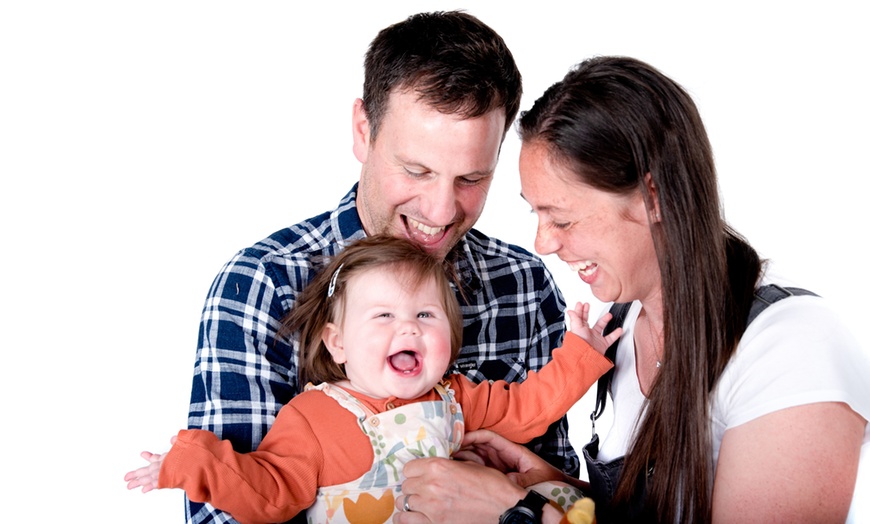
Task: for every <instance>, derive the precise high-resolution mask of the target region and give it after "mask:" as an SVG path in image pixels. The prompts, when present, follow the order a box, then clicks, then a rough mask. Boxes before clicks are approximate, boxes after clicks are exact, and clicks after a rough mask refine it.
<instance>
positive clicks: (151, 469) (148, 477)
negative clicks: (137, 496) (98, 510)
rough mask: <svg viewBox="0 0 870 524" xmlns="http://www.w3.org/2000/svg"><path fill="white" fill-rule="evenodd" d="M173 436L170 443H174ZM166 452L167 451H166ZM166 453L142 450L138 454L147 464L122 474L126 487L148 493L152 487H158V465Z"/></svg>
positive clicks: (161, 462)
mask: <svg viewBox="0 0 870 524" xmlns="http://www.w3.org/2000/svg"><path fill="white" fill-rule="evenodd" d="M175 438H176V437H172V439H171V440H170V443H171V444H175ZM166 453H169V452H168V451H167V452H166ZM166 453H163V454H158V453H151V452H150V451H143V452H142V453H141V454H140V455H139V456H141V457H142V458H143V459H145V460H147V461H148V465H147V466H143V467H141V468H139V469H135V470H133V471H130V472H128V473H127V474H126V475H124V480H126V481H127V489H136V488H138V487H141V488H142V493H148V492H149V491H151V490H152V489H158V486H157V481H158V479H159V478H160V467H161V466H162V465H163V458H164V457H166Z"/></svg>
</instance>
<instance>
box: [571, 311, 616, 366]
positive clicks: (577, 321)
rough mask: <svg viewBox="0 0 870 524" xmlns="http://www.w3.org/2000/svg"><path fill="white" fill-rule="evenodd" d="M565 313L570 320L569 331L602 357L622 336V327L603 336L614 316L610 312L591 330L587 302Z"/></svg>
mask: <svg viewBox="0 0 870 524" xmlns="http://www.w3.org/2000/svg"><path fill="white" fill-rule="evenodd" d="M565 313H566V314H567V318H568V330H569V331H571V333H574V334H575V335H577V336H578V337H580V338H582V339H583V340H585V341H586V342H587V343H588V344H589V345H590V346H592V348H593V349H594V350H595V351H597V352H599V353H601V354H602V355H603V354H604V352H605V351H607V348H608V347H610V345H611V344H613V343H614V342H616V339H618V338H619V337H620V336H622V328H621V327H618V328H616V329H614V330H613V331H611V332H610V333H609V334H608V335H607V336H604V335H602V332H603V331H604V328H605V327H606V326H607V323H608V322H610V318H611V317H612V316H613V315H611V314H610V312H607V313H605V314H604V315H602V316H601V318H599V319H598V322H596V323H595V325H594V326H592V327H591V328H590V327H589V304H588V303H586V302H577V305H576V306H574V310H573V311H571V310H567V311H566V312H565Z"/></svg>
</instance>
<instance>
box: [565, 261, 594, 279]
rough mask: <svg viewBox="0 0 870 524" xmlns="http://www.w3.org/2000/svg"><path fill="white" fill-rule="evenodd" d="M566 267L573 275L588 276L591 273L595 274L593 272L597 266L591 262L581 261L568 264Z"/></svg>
mask: <svg viewBox="0 0 870 524" xmlns="http://www.w3.org/2000/svg"><path fill="white" fill-rule="evenodd" d="M568 267H569V268H571V271H573V272H575V273H580V274H581V275H584V276H589V275H591V274H592V273H595V270H596V269H598V264H596V263H595V262H592V261H591V260H582V261H578V262H569V263H568Z"/></svg>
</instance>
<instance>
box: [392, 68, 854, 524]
mask: <svg viewBox="0 0 870 524" xmlns="http://www.w3.org/2000/svg"><path fill="white" fill-rule="evenodd" d="M520 135H521V138H522V142H523V146H522V151H521V154H520V175H521V182H522V191H523V196H524V198H525V199H526V200H527V201H528V202H529V204H530V205H531V206H532V209H533V211H535V212H536V213H537V214H538V217H539V225H538V230H537V237H536V240H535V248H536V250H537V251H538V252H540V253H542V254H550V253H555V254H556V255H557V256H559V258H560V259H561V260H563V261H565V262H567V263H568V264H569V265H571V267H572V268H574V269H575V270H576V271H577V272H578V275H579V277H580V278H581V279H582V280H583V281H584V282H586V283H587V284H589V285H590V287H591V289H592V292H593V294H594V295H595V296H596V297H597V298H598V299H599V300H602V301H605V302H616V303H632V305H631V307H630V309H629V310H628V314H627V317H626V318H625V321H624V323H623V328H624V334H623V336H622V338H621V340H620V342H619V348H618V351H617V354H616V362H615V364H616V372H615V375H614V377H613V381H612V390H611V393H612V396H613V404H614V427H613V428H612V429H611V430H610V431H609V432H608V435H607V438H606V439H605V440H604V442H602V443H601V445H600V450H598V456H597V459H598V460H599V461H603V462H607V461H611V460H615V459H618V458H620V457H622V456H623V455H624V456H625V461H624V466H623V467H622V473H621V475H620V477H619V482H618V484H617V485H616V489H615V494H614V497H613V499H612V501H611V500H606V497H605V500H596V504H597V508H598V509H599V510H600V512H599V519H600V520H607V519H612V520H614V521H625V520H629V519H630V520H631V521H637V520H647V521H660V522H709V521H711V520H712V521H714V522H725V521H729V520H739V521H741V522H747V521H758V522H771V521H774V520H776V521H782V522H803V521H806V522H842V521H843V520H845V519H846V516H847V513H848V511H849V508H850V504H851V502H852V499H853V492H854V490H855V483H856V477H857V471H858V466H859V457H860V454H861V449H862V446H864V447H865V453H866V449H870V432H868V428H867V419H868V418H870V385H868V383H867V380H866V378H865V377H867V376H870V362H868V359H867V356H866V355H865V354H864V353H863V352H862V350H861V349H860V347H859V346H858V344H857V342H856V340H855V339H854V337H852V336H851V335H850V334H849V333H848V332H847V330H846V329H845V327H844V326H843V325H842V324H841V323H840V322H839V321H838V320H837V319H836V317H835V316H834V315H832V314H831V312H830V311H829V310H828V309H827V308H826V306H825V305H824V301H823V300H822V299H820V298H818V297H815V296H794V297H789V298H787V299H785V300H780V301H779V302H776V303H774V304H772V305H770V306H769V307H767V308H766V309H765V310H764V311H763V312H762V313H761V314H760V315H758V317H757V318H755V319H754V320H753V321H752V322H751V323H749V324H748V325H747V320H748V318H749V313H750V308H751V307H752V305H753V300H754V294H755V291H756V289H757V288H759V286H761V285H762V284H766V283H767V281H766V278H765V275H764V263H763V261H762V260H760V259H759V256H758V254H757V253H756V252H755V250H754V249H753V248H752V247H751V246H750V245H749V244H748V243H747V242H746V241H745V240H744V239H743V238H741V237H740V236H739V235H738V234H737V233H735V232H734V231H733V230H731V229H730V228H729V227H728V225H727V224H726V223H725V222H724V221H723V219H722V216H721V213H720V202H719V197H718V191H717V183H716V174H715V168H714V164H713V155H712V151H711V147H710V144H709V141H708V139H707V136H706V131H705V130H704V126H703V124H702V122H701V119H700V116H699V115H698V111H697V109H696V107H695V105H694V103H693V102H692V100H691V98H690V97H689V96H688V95H687V94H686V92H685V91H684V90H683V89H682V88H681V87H680V86H678V85H677V84H676V83H674V82H673V81H672V80H670V79H669V78H667V77H665V76H664V75H662V74H661V73H660V72H658V71H657V70H655V69H654V68H652V67H650V66H649V65H647V64H644V63H642V62H639V61H637V60H634V59H630V58H621V57H601V58H596V59H592V60H587V61H585V62H584V63H582V64H580V65H579V66H578V67H577V68H576V69H574V70H572V71H571V72H569V73H568V75H566V77H565V78H564V79H563V80H562V81H561V82H558V83H557V84H555V85H553V86H552V87H550V88H549V89H548V90H547V91H546V92H545V93H544V95H543V96H542V97H541V98H540V99H539V100H537V101H536V102H535V105H534V107H533V108H532V109H531V110H530V111H527V112H525V113H524V114H523V116H522V118H521V121H520ZM467 443H468V444H470V445H475V447H476V449H477V451H478V453H479V454H482V455H489V458H490V462H491V463H492V464H497V465H500V466H501V467H502V469H505V468H506V466H512V467H513V469H515V470H517V471H520V472H521V473H524V474H525V476H522V475H520V476H516V475H512V477H513V478H516V479H520V480H521V482H522V485H529V484H530V483H531V482H532V481H533V480H534V481H539V480H543V479H547V478H550V479H558V478H560V477H561V475H560V474H559V473H558V472H555V471H553V470H548V469H547V467H546V466H545V465H544V464H543V463H542V461H540V460H537V459H536V458H535V457H534V456H533V455H531V454H530V453H528V452H526V451H524V450H522V449H520V448H517V447H514V446H511V445H509V444H507V443H505V442H503V441H502V440H501V439H499V438H498V437H496V436H494V435H491V434H483V435H481V434H478V435H472V436H470V438H468V440H467ZM865 467H867V466H865ZM409 470H410V471H409ZM448 470H449V471H450V475H451V483H452V487H453V492H451V491H450V490H448V489H439V486H441V483H440V482H439V478H440V476H441V475H442V474H444V473H443V472H444V471H448ZM454 470H463V471H464V474H462V476H460V473H459V472H458V471H454ZM406 475H407V476H408V480H407V481H406V483H405V485H404V486H403V489H404V490H405V491H404V492H405V493H406V494H411V495H410V496H409V498H408V500H409V506H410V507H411V509H412V510H414V511H424V512H425V511H428V513H426V516H427V517H428V518H429V519H430V520H432V521H438V519H439V514H438V513H437V512H436V510H434V509H433V508H434V507H435V506H436V501H439V502H440V503H441V504H442V505H445V506H457V505H462V506H464V507H470V508H476V509H475V510H476V511H478V513H477V514H476V516H475V518H477V519H478V520H482V519H488V520H490V521H493V520H494V517H495V516H496V512H498V511H502V512H503V511H504V510H505V509H506V508H507V507H508V506H510V505H511V501H513V502H516V500H517V497H522V491H518V490H517V489H516V487H515V486H511V485H510V483H509V482H507V480H506V479H505V478H504V477H503V476H501V475H498V474H496V473H494V472H492V470H491V469H489V470H488V469H484V468H482V467H480V466H478V465H475V464H459V463H456V464H442V463H438V462H428V463H427V462H421V463H419V464H414V466H413V468H410V467H409V468H406ZM459 479H467V483H468V484H467V485H468V486H469V487H471V486H475V487H476V489H475V490H470V489H461V488H462V484H461V483H462V482H463V481H462V480H459ZM457 487H459V488H460V489H456V488H457ZM593 491H594V492H596V493H597V492H598V489H597V488H596V490H593ZM455 492H460V493H461V494H462V496H461V497H456V498H455V495H453V494H452V493H455ZM415 495H417V496H415ZM477 498H479V499H480V500H473V499H477ZM856 498H857V497H856ZM463 499H464V501H463ZM453 511H456V510H455V509H454V510H453ZM484 511H488V512H490V513H489V514H488V515H484V514H483V512H484ZM543 518H544V522H547V521H548V520H551V519H553V517H552V516H551V515H548V514H547V512H545V514H544V517H543ZM400 521H401V522H414V521H419V520H417V517H416V516H415V517H411V518H408V519H407V520H404V519H400ZM423 521H425V520H423Z"/></svg>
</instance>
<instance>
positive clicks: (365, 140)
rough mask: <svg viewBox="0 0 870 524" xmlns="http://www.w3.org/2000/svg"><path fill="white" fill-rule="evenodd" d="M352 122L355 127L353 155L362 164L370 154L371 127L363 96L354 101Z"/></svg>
mask: <svg viewBox="0 0 870 524" xmlns="http://www.w3.org/2000/svg"><path fill="white" fill-rule="evenodd" d="M351 123H352V128H353V129H352V131H353V155H354V156H355V157H356V159H357V160H359V161H360V163H361V164H365V163H366V160H368V156H369V140H370V138H371V129H370V128H369V118H368V115H367V114H366V109H365V106H364V105H363V101H362V99H361V98H357V99H356V101H354V103H353V117H352V118H351Z"/></svg>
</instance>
